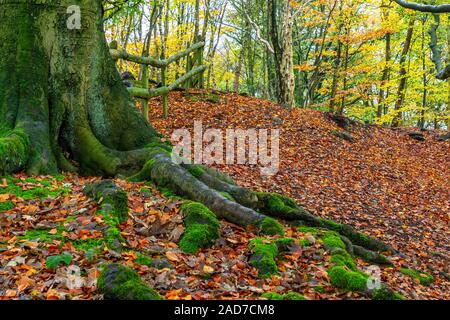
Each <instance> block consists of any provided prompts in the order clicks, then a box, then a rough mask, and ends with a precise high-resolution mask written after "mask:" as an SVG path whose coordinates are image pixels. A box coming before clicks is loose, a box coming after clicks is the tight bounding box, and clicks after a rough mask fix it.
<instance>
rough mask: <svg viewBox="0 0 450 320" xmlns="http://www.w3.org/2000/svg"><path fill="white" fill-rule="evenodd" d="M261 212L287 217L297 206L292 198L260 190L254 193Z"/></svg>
mask: <svg viewBox="0 0 450 320" xmlns="http://www.w3.org/2000/svg"><path fill="white" fill-rule="evenodd" d="M256 195H257V197H258V201H259V206H260V209H261V210H262V212H266V213H267V214H269V215H273V216H277V217H278V216H279V217H289V216H291V215H292V214H293V213H295V212H296V211H297V210H298V208H297V204H296V203H295V201H294V200H292V199H289V198H287V197H284V196H282V195H279V194H275V193H264V192H260V193H257V194H256Z"/></svg>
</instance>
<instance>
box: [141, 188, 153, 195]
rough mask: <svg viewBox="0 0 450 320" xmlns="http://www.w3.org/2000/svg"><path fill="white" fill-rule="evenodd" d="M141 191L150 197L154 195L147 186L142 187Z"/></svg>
mask: <svg viewBox="0 0 450 320" xmlns="http://www.w3.org/2000/svg"><path fill="white" fill-rule="evenodd" d="M140 193H141V195H143V196H144V197H146V198H148V197H150V196H151V195H152V191H151V190H150V189H149V188H147V187H143V188H141V190H140Z"/></svg>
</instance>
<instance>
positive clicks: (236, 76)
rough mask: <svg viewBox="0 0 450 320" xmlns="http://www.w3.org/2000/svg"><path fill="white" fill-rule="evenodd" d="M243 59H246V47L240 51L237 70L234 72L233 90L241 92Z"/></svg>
mask: <svg viewBox="0 0 450 320" xmlns="http://www.w3.org/2000/svg"><path fill="white" fill-rule="evenodd" d="M242 60H244V48H242V49H241V51H240V52H239V57H238V62H237V66H236V71H235V72H234V82H233V92H235V93H239V83H240V80H241V72H242Z"/></svg>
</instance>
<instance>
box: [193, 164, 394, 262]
mask: <svg viewBox="0 0 450 320" xmlns="http://www.w3.org/2000/svg"><path fill="white" fill-rule="evenodd" d="M187 167H188V169H189V171H190V172H193V173H195V176H196V178H197V179H198V180H200V181H201V182H203V183H204V184H206V185H207V186H208V187H210V188H212V189H215V190H217V191H219V192H226V193H228V194H230V195H231V196H232V197H233V199H235V200H236V202H238V203H239V204H242V205H243V206H246V207H250V208H252V209H254V210H256V211H258V212H262V213H263V214H264V215H267V216H270V217H274V218H279V219H282V220H286V221H291V222H298V221H300V222H301V223H303V224H306V225H308V226H311V227H320V228H324V229H328V230H332V231H336V232H338V233H339V234H341V235H342V236H344V237H345V238H346V239H348V241H347V242H350V243H351V244H352V245H355V246H358V248H357V251H358V252H359V253H361V254H364V255H365V256H367V257H369V256H370V257H373V259H375V260H376V259H378V258H380V260H381V259H382V258H381V257H379V255H377V254H376V252H377V251H379V252H383V251H390V252H396V251H395V250H394V249H393V248H392V247H390V246H389V245H387V244H385V243H383V242H382V241H379V240H377V239H375V238H372V237H369V236H367V235H365V234H362V233H360V232H357V231H356V230H354V229H353V228H352V227H351V226H349V225H345V224H339V223H336V222H334V221H331V220H327V219H323V218H320V217H317V216H315V215H313V214H311V213H310V212H308V211H307V210H306V209H305V208H303V207H302V206H301V205H299V204H297V203H296V202H295V201H294V200H292V199H289V198H287V197H284V196H282V195H279V194H272V193H264V192H254V191H251V190H249V189H246V188H243V187H240V186H237V185H236V184H235V183H234V182H232V181H230V179H229V177H226V176H225V177H224V178H222V177H221V176H220V175H214V170H211V169H210V170H208V171H207V170H206V168H205V167H203V166H193V165H189V166H187ZM364 249H365V250H364ZM369 250H370V251H374V253H370V252H368V251H369Z"/></svg>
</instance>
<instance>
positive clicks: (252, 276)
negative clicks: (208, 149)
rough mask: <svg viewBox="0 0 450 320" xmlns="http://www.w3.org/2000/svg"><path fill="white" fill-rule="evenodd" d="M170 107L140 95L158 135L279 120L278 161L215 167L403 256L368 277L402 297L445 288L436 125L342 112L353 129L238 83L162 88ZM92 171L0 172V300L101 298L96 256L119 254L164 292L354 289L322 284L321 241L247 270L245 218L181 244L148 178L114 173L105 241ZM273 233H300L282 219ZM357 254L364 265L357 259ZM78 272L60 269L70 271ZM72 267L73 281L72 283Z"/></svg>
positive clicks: (176, 208)
mask: <svg viewBox="0 0 450 320" xmlns="http://www.w3.org/2000/svg"><path fill="white" fill-rule="evenodd" d="M169 105H170V112H171V118H170V119H166V120H165V119H162V116H161V101H160V99H154V100H152V101H151V114H150V118H151V119H152V120H151V122H152V124H153V125H154V126H155V127H156V128H157V129H158V130H160V132H162V133H163V134H165V135H166V136H167V137H168V139H169V137H170V136H171V133H172V131H173V130H174V129H178V128H188V129H191V130H192V128H193V125H194V123H193V121H194V120H193V119H195V120H202V121H203V126H204V128H217V129H226V128H241V129H249V128H266V129H274V128H277V129H280V133H281V141H280V154H281V165H280V170H279V172H278V174H277V175H275V176H273V177H271V178H267V177H266V178H264V177H262V176H261V175H260V170H259V168H258V167H257V166H245V165H243V166H238V165H235V166H219V168H220V169H221V170H223V171H226V172H228V173H229V174H230V175H231V176H232V177H233V178H234V179H235V180H236V181H237V182H238V183H240V184H242V185H244V186H246V187H251V188H253V189H256V190H261V191H270V192H280V193H284V194H287V195H289V196H291V197H292V198H294V199H296V200H298V202H299V203H302V204H303V205H304V206H305V207H306V208H307V209H308V210H310V211H311V212H312V213H314V214H317V215H319V216H322V217H327V218H330V219H334V220H336V221H338V222H342V223H347V224H350V225H352V226H354V227H355V228H356V229H357V230H358V231H361V232H365V233H367V234H369V235H372V236H375V237H377V238H379V239H381V240H383V241H385V242H387V243H389V244H390V245H392V246H393V247H394V248H396V249H398V250H400V251H401V252H402V253H403V254H404V255H403V256H402V257H400V256H392V257H390V258H391V260H392V261H393V263H394V266H393V267H382V280H383V281H384V282H386V283H387V284H389V285H390V286H391V287H392V288H393V289H395V290H396V291H398V292H399V293H401V294H402V295H403V296H405V297H406V298H408V299H449V298H450V294H449V292H450V282H449V280H448V272H449V271H448V263H449V256H448V254H449V226H448V223H449V212H450V188H449V186H448V181H450V170H449V167H448V161H449V155H450V153H449V149H450V144H449V142H442V141H438V140H437V137H438V136H439V135H441V134H442V132H435V131H428V132H424V133H423V134H424V136H425V138H426V140H425V141H423V142H419V141H417V140H414V139H412V138H411V137H410V136H409V135H408V134H409V133H411V132H412V131H413V132H416V131H414V130H412V129H398V130H392V129H386V128H381V127H378V126H365V125H362V124H353V125H351V126H350V127H349V129H348V131H349V133H350V134H351V135H352V136H353V139H354V142H353V143H351V142H348V141H344V140H342V139H341V138H338V137H337V136H335V135H334V134H333V132H334V133H336V132H342V131H343V129H342V128H340V127H339V126H338V125H337V123H336V122H335V121H333V119H331V118H330V117H329V116H328V115H327V114H325V113H322V112H319V111H312V110H295V111H293V112H291V113H289V112H288V111H287V110H285V109H283V108H281V107H279V106H277V105H275V104H273V103H271V102H268V101H262V100H258V99H254V98H248V97H242V96H238V95H220V94H203V93H200V92H195V93H190V94H186V93H181V92H176V93H172V94H171V95H170V97H169ZM96 180H99V178H83V177H79V176H77V175H60V176H56V177H44V176H42V177H33V178H32V177H27V176H26V175H24V174H19V175H16V176H13V177H7V178H5V179H2V180H1V181H0V182H1V183H0V297H3V299H101V298H102V297H101V295H99V294H98V293H97V292H96V279H97V277H98V275H99V269H100V266H101V265H102V264H104V263H105V262H119V263H122V264H125V265H128V266H130V267H131V268H133V269H134V270H136V271H137V272H138V273H139V274H140V275H141V276H142V278H143V279H144V280H145V281H146V282H147V283H148V284H149V285H151V286H152V287H154V288H155V289H156V290H158V292H160V294H161V295H162V296H163V297H165V298H166V299H186V300H190V299H197V300H201V299H260V298H261V295H262V294H263V293H267V292H276V293H280V294H283V293H288V292H297V293H300V294H302V295H303V296H304V297H305V298H307V299H365V297H364V295H362V294H360V293H354V292H347V291H343V290H340V289H336V288H334V287H333V286H332V285H331V284H330V279H329V277H328V274H327V269H328V267H329V266H330V261H329V260H330V257H329V255H328V253H327V251H326V250H325V249H324V247H323V244H322V242H321V241H315V243H313V244H312V245H311V246H308V247H301V248H300V247H298V248H295V249H294V250H292V251H291V252H289V254H287V255H285V256H284V258H283V259H280V260H279V261H278V269H279V275H276V276H273V277H272V278H271V279H265V280H262V279H260V278H258V271H257V270H256V269H255V268H253V267H252V266H250V265H249V264H248V263H247V261H248V255H249V249H248V245H249V242H250V241H251V240H252V239H254V238H255V237H256V236H255V234H253V231H254V230H251V229H248V230H245V229H243V228H241V227H238V226H236V225H233V224H231V223H227V222H225V221H222V222H221V232H220V235H221V237H220V239H219V240H218V241H217V242H216V244H215V245H214V246H213V247H212V248H211V249H204V250H202V251H201V252H200V253H199V254H196V255H190V254H185V253H182V252H181V250H180V249H179V248H178V246H177V242H178V240H179V238H180V236H181V235H182V233H183V231H184V227H183V217H182V214H181V212H180V204H181V202H180V201H178V200H174V199H171V198H168V197H166V196H165V195H164V194H162V193H161V192H160V191H159V190H157V189H156V188H155V187H154V186H153V185H152V184H151V183H147V184H143V183H130V182H127V181H124V180H120V179H116V180H115V182H116V183H117V184H118V185H119V186H121V187H122V188H124V189H125V190H126V191H127V192H128V197H129V206H130V218H129V220H128V222H126V223H124V224H122V225H121V226H120V230H121V235H122V237H123V239H124V250H123V251H121V252H116V251H114V250H112V249H110V248H108V247H107V246H106V245H105V243H104V239H103V235H102V232H101V230H102V229H104V225H105V222H104V221H103V219H102V217H101V216H99V215H97V214H96V212H97V210H98V205H97V204H96V202H94V201H93V200H90V199H88V198H87V197H86V196H85V195H84V193H83V187H84V186H85V185H86V184H89V183H91V182H93V181H96ZM285 231H286V236H288V237H292V238H296V239H304V238H307V237H310V236H311V235H308V234H305V233H304V232H301V231H299V230H298V229H297V228H294V227H291V226H288V225H285ZM357 263H358V266H359V267H361V268H363V267H364V266H368V264H367V263H365V262H363V261H362V260H361V259H357ZM402 267H406V268H412V269H417V270H420V271H422V272H424V273H425V272H426V273H427V274H431V275H433V277H434V281H433V282H432V283H431V284H428V285H423V284H421V283H420V281H418V280H417V279H414V278H412V277H409V276H407V275H405V274H403V273H401V272H400V269H401V268H402ZM73 273H75V274H79V277H75V278H74V277H73V276H72V274H73ZM74 279H76V280H78V281H81V283H76V285H75V286H74V285H73V281H74Z"/></svg>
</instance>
